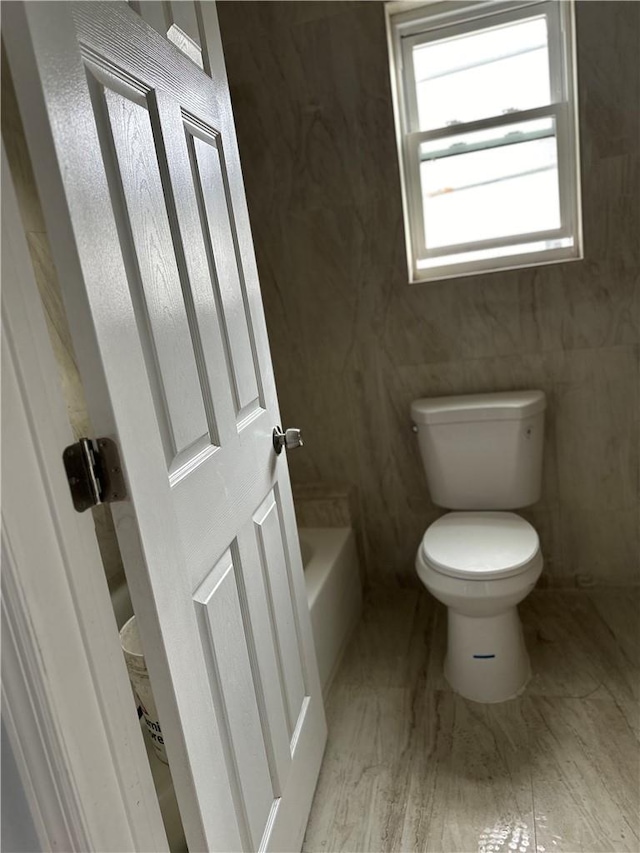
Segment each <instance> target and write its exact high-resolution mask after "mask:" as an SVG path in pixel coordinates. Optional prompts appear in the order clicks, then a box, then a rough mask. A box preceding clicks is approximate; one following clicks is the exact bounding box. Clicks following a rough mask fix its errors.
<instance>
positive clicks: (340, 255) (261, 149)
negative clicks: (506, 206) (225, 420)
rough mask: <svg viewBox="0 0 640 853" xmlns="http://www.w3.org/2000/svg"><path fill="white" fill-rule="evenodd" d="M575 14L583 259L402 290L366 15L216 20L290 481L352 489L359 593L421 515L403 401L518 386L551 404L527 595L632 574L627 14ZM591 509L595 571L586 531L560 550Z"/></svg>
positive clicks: (379, 75)
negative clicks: (288, 433)
mask: <svg viewBox="0 0 640 853" xmlns="http://www.w3.org/2000/svg"><path fill="white" fill-rule="evenodd" d="M576 13H577V22H578V33H579V38H578V71H579V78H580V79H579V84H580V85H579V92H580V105H581V122H580V125H581V127H580V131H581V150H582V164H583V172H582V190H583V200H584V202H583V207H584V228H585V259H584V260H583V261H578V262H573V263H564V264H556V265H550V266H544V267H537V268H532V269H525V270H512V271H506V272H502V273H495V274H491V275H482V276H475V277H470V278H465V279H459V280H453V281H447V282H440V283H433V284H429V285H413V286H409V285H408V284H407V271H406V264H405V252H404V242H403V225H402V210H401V195H400V189H399V179H398V168H397V159H396V152H395V140H394V134H393V118H392V108H391V101H390V90H389V75H388V61H387V48H386V40H385V30H384V10H383V5H382V4H381V3H376V2H370V3H325V4H322V3H321V4H315V3H313V4H305V3H295V2H294V3H268V4H267V3H222V4H220V21H221V27H222V35H223V43H224V44H225V51H226V59H227V67H228V72H229V79H230V84H231V90H232V97H233V102H234V112H235V118H236V123H237V128H238V136H239V144H240V150H241V156H242V160H243V172H244V176H245V183H246V189H247V195H248V201H249V208H250V212H251V218H252V226H253V230H254V238H255V244H256V250H257V255H258V266H259V270H260V274H261V280H262V288H263V297H264V302H265V310H266V314H267V322H268V326H269V330H270V339H271V346H272V352H273V358H274V366H275V372H276V380H277V383H278V388H279V393H280V397H281V405H282V411H283V418H285V419H286V420H287V421H290V422H291V423H294V419H295V421H299V424H297V425H300V426H302V427H303V428H305V429H306V431H307V434H308V436H309V442H308V444H307V447H306V448H305V451H304V454H300V455H298V456H294V454H292V456H291V468H292V477H293V480H294V482H296V483H300V482H315V481H318V480H325V481H331V480H336V479H348V480H349V482H351V483H352V484H353V485H354V486H355V487H356V488H357V490H358V493H359V504H360V514H361V518H362V523H363V533H364V540H365V552H366V554H367V561H368V570H369V574H370V576H371V577H372V578H373V579H374V580H375V581H376V582H379V581H381V579H383V578H385V577H386V578H387V579H388V580H392V581H396V582H398V581H399V582H401V583H404V584H410V583H413V582H415V576H414V573H413V556H414V553H415V548H416V546H417V543H418V542H419V540H420V537H421V535H422V532H423V530H424V528H425V527H426V526H427V524H428V523H429V522H430V521H431V520H433V519H434V518H435V517H437V515H438V513H439V510H437V509H436V508H434V507H433V506H432V504H431V503H430V501H429V499H428V496H427V494H426V491H425V484H424V477H423V474H422V468H421V463H420V460H419V457H418V455H417V448H416V446H415V442H414V441H413V442H412V441H411V440H410V437H409V440H407V434H406V427H407V410H408V404H409V402H410V401H411V399H412V398H413V396H421V395H427V394H446V393H455V394H458V393H465V392H473V391H489V390H507V389H511V388H524V387H541V388H542V389H543V390H545V392H546V393H547V395H548V398H549V411H548V418H547V425H548V429H547V451H546V454H545V471H544V484H545V486H544V495H543V499H542V501H541V502H540V504H539V505H538V506H536V507H534V508H532V509H531V510H528V511H527V512H528V517H530V518H531V520H532V521H533V522H534V523H536V522H539V523H540V525H541V528H540V532H541V535H542V539H543V545H544V548H545V551H546V554H547V558H548V567H547V572H548V574H547V576H546V579H547V580H548V582H549V583H551V582H553V583H557V584H562V583H565V582H566V583H568V584H573V583H575V580H576V574H579V573H580V572H586V573H589V572H591V573H592V575H593V576H594V577H603V567H604V566H605V564H607V565H608V577H609V578H610V579H611V580H612V581H613V580H614V579H615V578H616V577H617V578H618V580H619V581H622V580H623V579H624V580H628V579H629V578H631V577H634V576H635V575H636V573H637V572H638V570H639V569H638V559H635V558H634V555H633V553H632V549H633V547H634V536H633V533H632V532H631V527H630V524H629V522H628V520H627V517H626V513H627V511H628V510H631V509H632V508H633V507H637V506H638V503H637V502H638V493H637V480H638V473H637V470H638V469H637V467H635V465H636V462H635V461H634V460H635V459H636V458H637V456H638V453H637V446H638V430H639V426H638V425H639V423H640V421H639V419H638V414H637V408H638V402H637V383H638V376H637V372H634V371H637V367H636V368H634V366H633V365H634V363H635V364H636V365H637V360H636V361H634V360H635V359H636V358H637V356H636V353H635V350H634V346H636V345H637V344H638V342H639V341H640V276H639V265H640V255H639V248H640V241H638V239H637V234H638V233H639V231H640V220H639V217H640V204H639V203H638V198H639V187H640V168H639V165H638V164H639V155H640V151H639V149H638V138H639V134H638V121H639V113H638V109H637V105H638V102H639V100H640V97H639V96H640V90H639V86H640V83H639V81H638V75H637V73H636V63H637V55H638V47H637V45H638V39H639V38H640V15H639V13H638V4H632V3H626V4H625V3H620V2H618V3H607V2H598V1H597V0H595V2H583V0H580V2H579V3H578V4H577V12H576ZM589 351H591V353H590V352H589ZM634 382H635V383H636V385H634ZM634 412H635V414H634ZM634 418H635V420H634ZM336 430H338V431H339V435H340V436H341V438H342V439H343V440H341V441H340V442H339V443H338V444H336V443H335V442H334V443H333V446H331V447H328V446H327V436H333V435H335V431H336ZM634 472H635V473H634ZM598 510H609V511H614V510H615V511H616V512H618V511H620V512H621V513H622V514H621V515H619V516H618V517H617V522H616V524H614V525H613V527H612V528H610V529H613V528H616V529H621V530H624V531H626V532H625V533H624V535H623V536H622V540H623V542H624V543H627V544H624V545H622V546H621V547H619V548H618V549H617V556H616V559H615V560H614V561H611V560H610V559H609V557H608V555H609V554H610V550H609V544H610V543H609V541H608V540H607V537H606V536H605V535H602V534H599V535H597V534H596V533H591V534H590V535H589V536H585V537H584V538H580V533H579V531H580V530H585V531H586V530H590V529H591V528H592V527H593V526H594V520H595V516H594V515H593V514H592V513H596V512H597V511H598ZM627 563H629V565H626V564H627Z"/></svg>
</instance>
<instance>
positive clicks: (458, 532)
mask: <svg viewBox="0 0 640 853" xmlns="http://www.w3.org/2000/svg"><path fill="white" fill-rule="evenodd" d="M420 552H421V556H422V558H423V559H424V560H425V562H426V563H427V564H428V565H429V566H431V568H433V569H434V570H435V571H437V572H440V573H441V574H444V575H448V576H449V577H453V578H464V579H465V580H477V581H484V580H489V579H491V578H507V577H511V576H513V575H518V574H520V573H521V572H525V571H526V570H527V569H528V568H529V567H530V566H531V565H532V563H534V562H535V561H537V560H539V559H540V540H539V539H538V534H537V533H536V530H535V528H533V527H532V526H531V525H530V524H529V522H528V521H525V519H524V518H522V517H521V516H519V515H516V514H515V513H513V512H450V513H447V514H446V515H443V516H442V517H441V518H439V519H438V520H437V521H435V522H434V523H433V524H432V525H431V526H430V527H428V528H427V531H426V532H425V534H424V536H423V538H422V544H421V546H420Z"/></svg>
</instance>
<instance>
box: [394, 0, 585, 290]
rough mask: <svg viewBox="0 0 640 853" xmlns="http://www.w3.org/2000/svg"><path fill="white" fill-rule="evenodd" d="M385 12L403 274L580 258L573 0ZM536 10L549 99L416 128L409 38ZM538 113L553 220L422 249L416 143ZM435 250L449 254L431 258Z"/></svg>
mask: <svg viewBox="0 0 640 853" xmlns="http://www.w3.org/2000/svg"><path fill="white" fill-rule="evenodd" d="M386 13H387V31H388V39H389V53H390V59H391V76H392V95H393V101H394V115H395V123H396V138H397V144H398V156H399V165H400V178H401V185H402V198H403V213H404V221H405V237H406V244H407V262H408V267H409V272H410V282H411V283H418V282H428V281H437V280H441V279H447V278H457V277H459V276H464V275H475V274H478V273H484V272H492V271H498V270H504V269H515V268H520V267H525V266H537V265H542V264H550V263H557V262H559V261H569V260H579V259H580V258H582V221H581V199H580V152H579V134H578V116H577V81H576V57H575V21H574V15H575V12H574V0H562V2H560V0H522V1H521V2H503V0H488V2H487V1H486V0H479V2H477V3H476V4H474V5H473V6H470V4H469V3H458V2H449V0H427V2H424V1H423V2H415V3H397V2H395V3H387V4H386ZM540 15H544V16H545V17H546V19H547V32H548V37H549V40H548V50H549V79H550V95H551V103H550V104H548V105H545V106H542V107H536V108H533V109H527V110H516V111H514V112H509V113H504V114H500V115H498V116H488V117H485V118H482V119H477V120H474V121H469V122H461V123H456V124H455V125H447V126H444V127H439V128H434V129H432V130H427V131H421V130H420V129H419V118H418V107H417V97H416V85H415V79H414V67H413V58H412V51H413V48H414V47H415V46H417V45H420V44H428V43H430V42H436V41H441V40H443V39H445V38H450V37H452V36H456V35H463V34H465V33H471V32H478V31H480V30H482V29H485V28H487V27H489V26H491V27H493V26H499V25H501V24H508V23H513V22H517V21H519V20H526V19H529V18H532V17H538V16H540ZM540 118H550V119H552V121H553V122H554V129H555V139H556V146H557V155H558V190H559V200H560V227H559V228H556V229H552V230H549V231H544V232H542V231H536V232H530V233H528V234H515V235H509V236H505V237H499V238H493V239H488V240H480V241H475V242H473V243H456V244H453V245H449V246H444V247H438V248H434V249H427V247H426V241H425V227H424V216H425V209H424V203H423V198H422V182H421V178H420V162H421V160H420V145H421V143H422V142H425V141H433V140H436V139H443V140H446V139H447V138H449V137H455V136H459V135H462V134H464V133H469V132H473V131H474V130H485V129H492V128H499V127H500V126H503V125H510V124H516V123H518V124H520V123H522V122H525V121H527V120H534V119H540ZM568 238H573V245H572V246H560V247H554V248H547V249H542V250H538V251H533V250H530V251H526V247H527V246H531V245H532V244H534V243H540V242H545V241H553V240H561V239H568ZM518 245H523V246H524V247H525V251H523V252H521V253H518V254H504V255H500V256H496V257H489V258H483V259H476V260H468V259H467V260H463V259H459V258H458V257H457V256H462V255H465V254H466V253H469V252H476V251H483V250H490V249H494V248H501V247H503V248H505V249H507V250H508V249H509V247H513V246H518ZM439 257H442V258H447V259H453V261H451V262H448V263H446V264H445V263H443V264H441V265H437V258H439ZM424 261H431V262H435V265H432V266H430V267H421V266H419V264H420V262H424Z"/></svg>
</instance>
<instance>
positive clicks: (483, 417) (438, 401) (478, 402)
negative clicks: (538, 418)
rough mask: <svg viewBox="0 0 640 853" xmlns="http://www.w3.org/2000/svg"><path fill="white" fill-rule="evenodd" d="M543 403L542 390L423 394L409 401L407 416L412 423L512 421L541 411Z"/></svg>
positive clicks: (544, 406) (543, 407)
mask: <svg viewBox="0 0 640 853" xmlns="http://www.w3.org/2000/svg"><path fill="white" fill-rule="evenodd" d="M546 405H547V403H546V398H545V395H544V392H543V391H500V392H496V393H493V394H465V395H463V396H459V397H424V398H422V399H420V400H414V401H413V403H412V404H411V417H412V419H413V422H414V423H416V424H453V423H464V422H472V421H515V420H522V419H523V418H529V417H531V415H535V414H537V413H538V412H543V411H544V409H545V408H546Z"/></svg>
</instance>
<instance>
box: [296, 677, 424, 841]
mask: <svg viewBox="0 0 640 853" xmlns="http://www.w3.org/2000/svg"><path fill="white" fill-rule="evenodd" d="M433 704H435V694H432V705H433ZM430 711H431V712H430V713H428V714H426V715H425V716H424V717H422V716H421V718H420V719H419V720H418V719H417V718H416V717H415V715H414V714H413V713H412V694H411V691H410V690H407V689H405V688H388V687H387V688H377V689H372V688H367V687H363V686H361V685H355V684H336V685H335V688H334V690H333V691H332V694H331V698H330V700H329V702H328V707H327V717H328V723H329V729H330V735H329V743H328V745H327V751H326V753H325V759H324V762H323V765H322V770H321V773H320V779H319V782H318V788H317V791H316V796H315V800H314V805H313V808H312V810H311V816H310V818H309V824H308V827H307V833H306V839H305V843H304V848H303V849H304V850H305V851H307V853H311V851H332V853H334V851H336V853H337V851H350V852H352V851H373V850H380V851H382V850H385V851H393V850H397V849H399V848H398V846H397V839H398V837H399V833H400V829H401V826H402V819H403V814H404V808H405V806H404V804H405V802H406V800H407V795H408V792H409V788H410V779H411V771H412V769H413V768H414V766H415V765H414V760H413V757H414V753H415V751H416V750H417V749H418V748H419V749H420V750H422V751H423V752H424V751H425V749H426V747H425V741H428V740H431V743H432V744H433V743H435V741H436V740H437V735H438V732H437V726H435V725H434V720H436V719H437V715H436V714H435V713H434V709H433V707H432V708H431V709H430ZM429 731H430V732H431V737H430V738H429V736H428V735H427V732H429ZM432 748H434V747H432ZM421 766H422V767H424V766H425V764H424V763H423V762H421ZM433 773H434V768H428V770H427V774H426V775H427V776H428V775H429V774H431V776H432V780H431V783H430V784H429V782H428V779H427V778H422V779H421V780H420V781H421V787H422V801H423V803H425V804H426V801H427V800H428V797H429V793H428V792H429V790H433V788H434V782H433ZM427 811H428V807H427Z"/></svg>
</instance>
